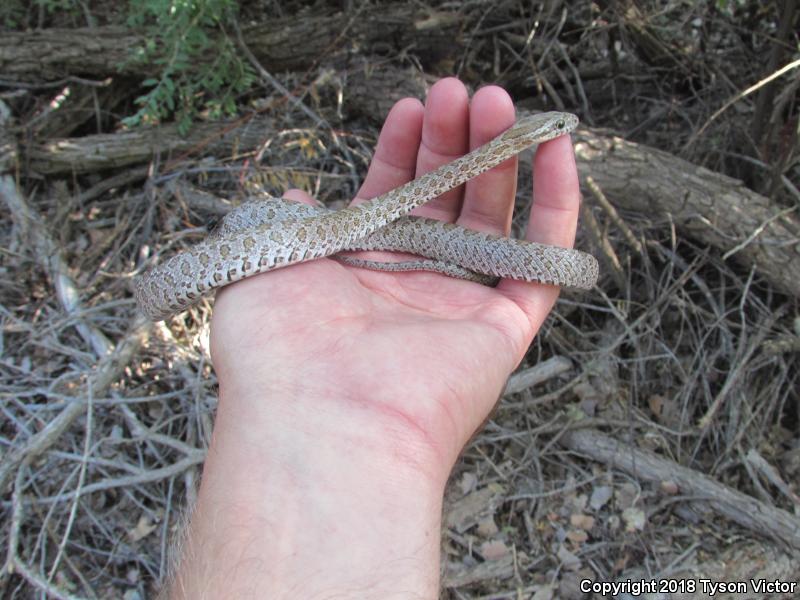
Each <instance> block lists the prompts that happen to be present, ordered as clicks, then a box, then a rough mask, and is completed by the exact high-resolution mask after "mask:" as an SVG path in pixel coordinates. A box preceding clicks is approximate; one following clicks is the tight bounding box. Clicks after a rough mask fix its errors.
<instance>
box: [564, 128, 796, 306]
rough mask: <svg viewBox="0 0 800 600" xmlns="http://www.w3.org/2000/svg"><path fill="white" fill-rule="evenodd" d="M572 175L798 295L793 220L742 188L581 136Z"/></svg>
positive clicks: (622, 143)
mask: <svg viewBox="0 0 800 600" xmlns="http://www.w3.org/2000/svg"><path fill="white" fill-rule="evenodd" d="M574 139H575V152H576V155H577V159H578V171H579V172H580V174H581V177H582V178H583V179H584V180H585V179H586V178H587V177H591V178H592V179H593V180H594V181H595V182H596V183H597V185H599V187H600V188H601V189H602V190H603V192H604V193H605V195H606V196H607V197H608V198H609V199H610V200H611V202H613V204H614V205H615V206H616V207H618V208H620V209H623V210H630V211H635V212H638V213H640V214H645V215H669V217H670V219H671V220H672V221H673V222H674V223H675V225H676V226H677V227H678V228H679V229H681V230H683V231H684V232H685V233H687V234H688V235H689V236H690V237H693V238H695V239H698V240H700V241H702V242H703V243H705V244H707V245H709V246H711V247H713V248H717V249H719V250H721V251H723V252H725V253H726V258H727V256H731V257H732V258H734V260H736V261H737V262H739V263H740V264H743V265H746V266H748V267H750V266H755V268H756V270H757V272H758V273H759V274H760V275H762V276H763V277H764V278H766V279H767V280H769V281H770V283H772V284H774V285H775V286H776V287H778V288H779V289H781V290H783V291H785V292H787V293H789V294H793V295H800V218H798V215H797V214H796V213H795V211H793V210H792V209H786V210H781V209H780V208H779V207H776V206H775V205H774V204H773V203H772V201H771V200H770V199H769V198H767V197H765V196H762V195H760V194H757V193H756V192H754V191H752V190H751V189H749V188H747V187H745V185H744V184H742V182H740V181H738V180H736V179H733V178H731V177H727V176H726V175H722V174H720V173H715V172H714V171H710V170H708V169H706V168H704V167H698V166H696V165H694V164H692V163H690V162H687V161H685V160H682V159H680V158H678V157H676V156H674V155H672V154H669V153H667V152H663V151H661V150H658V149H656V148H651V147H648V146H643V145H640V144H636V143H633V142H628V141H626V140H623V139H621V138H618V137H614V136H608V135H603V134H601V133H598V132H594V131H591V130H589V129H587V128H581V129H579V130H578V132H577V133H576V134H575V136H574Z"/></svg>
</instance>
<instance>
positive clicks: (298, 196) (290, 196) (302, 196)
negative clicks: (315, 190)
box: [283, 188, 319, 206]
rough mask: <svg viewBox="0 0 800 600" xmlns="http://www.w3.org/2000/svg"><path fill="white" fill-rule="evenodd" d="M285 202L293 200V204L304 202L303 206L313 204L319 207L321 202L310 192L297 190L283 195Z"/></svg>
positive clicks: (294, 189) (289, 190)
mask: <svg viewBox="0 0 800 600" xmlns="http://www.w3.org/2000/svg"><path fill="white" fill-rule="evenodd" d="M283 199H284V200H291V201H292V202H302V203H303V204H311V205H312V206H319V201H318V200H317V199H316V198H314V197H313V196H312V195H310V194H309V193H308V192H305V191H303V190H300V189H297V188H291V189H288V190H286V191H285V192H284V193H283Z"/></svg>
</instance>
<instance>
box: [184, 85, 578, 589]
mask: <svg viewBox="0 0 800 600" xmlns="http://www.w3.org/2000/svg"><path fill="white" fill-rule="evenodd" d="M513 122H514V107H513V104H512V102H511V99H510V98H509V96H508V95H507V94H506V93H505V92H504V91H503V90H502V89H500V88H497V87H486V88H483V89H481V90H479V91H478V92H476V93H475V95H474V96H473V98H472V99H471V101H470V99H469V96H468V94H467V91H466V89H465V88H464V86H463V85H462V84H461V83H460V82H459V81H458V80H456V79H443V80H441V81H439V82H437V83H436V84H435V85H434V86H433V87H432V89H431V91H430V93H429V95H428V98H427V101H426V104H425V106H424V107H423V105H422V104H421V103H420V102H419V101H417V100H413V99H405V100H402V101H400V102H398V103H397V104H396V105H395V106H394V108H393V109H392V111H391V112H390V114H389V116H388V117H387V119H386V122H385V124H384V127H383V130H382V132H381V135H380V138H379V140H378V145H377V148H376V150H375V156H374V158H373V160H372V164H371V166H370V168H369V172H368V174H367V177H366V180H365V181H364V184H363V186H362V187H361V190H360V191H359V193H358V196H357V198H356V199H355V200H354V202H359V201H363V200H364V199H367V198H372V197H374V196H376V195H378V194H380V193H383V192H385V191H388V190H390V189H392V188H395V187H397V186H398V185H400V184H402V183H405V182H406V181H408V180H410V179H413V178H414V177H416V176H418V175H420V174H422V173H425V172H427V171H430V170H432V169H434V168H436V167H437V166H439V165H441V164H443V163H446V162H449V161H450V160H452V159H454V158H456V157H457V156H460V155H462V154H464V153H465V152H467V151H468V150H469V149H471V148H474V147H476V146H479V145H481V144H483V143H485V142H486V141H488V140H489V139H491V138H493V137H494V136H496V135H497V134H499V133H500V132H502V131H503V130H505V129H506V128H508V127H509V126H510V125H511V124H512V123H513ZM534 172H535V178H534V203H533V207H532V215H531V218H530V222H529V223H530V224H529V226H528V230H527V235H526V238H527V239H529V240H533V241H537V242H542V243H547V244H553V245H558V246H563V247H571V246H572V244H573V241H574V236H575V228H576V224H577V217H578V209H579V203H580V192H579V188H578V176H577V170H576V167H575V159H574V155H573V152H572V145H571V142H570V140H569V136H563V137H560V138H557V139H555V140H552V141H550V142H547V143H545V144H542V145H541V146H540V147H539V148H538V150H537V153H536V157H535V160H534ZM516 178H517V159H510V160H508V161H506V162H504V163H503V164H501V165H500V166H498V167H496V168H494V169H492V170H491V171H489V172H487V173H485V174H483V175H481V176H480V177H477V178H475V179H474V180H472V181H470V182H469V183H468V184H466V185H465V186H462V187H461V188H459V189H457V190H454V191H451V192H448V193H447V194H444V195H443V196H441V197H440V198H437V199H435V200H433V201H432V202H430V203H428V204H427V205H425V206H423V207H421V208H419V209H417V210H416V211H415V214H420V215H425V216H428V217H434V218H437V219H441V220H444V221H450V222H455V223H458V224H460V225H463V226H465V227H470V228H473V229H479V230H482V231H490V232H494V233H501V234H507V233H508V231H509V227H510V223H511V213H512V209H513V204H514V194H515V191H516ZM286 197H287V198H290V199H293V200H297V201H300V202H312V200H311V198H309V197H308V196H307V195H305V194H304V193H303V192H300V191H298V190H292V191H291V192H288V193H287V194H286ZM386 255H387V253H369V254H364V256H366V257H369V258H372V257H375V256H386ZM557 296H558V288H556V287H553V286H547V285H539V284H531V283H524V282H517V281H510V280H504V281H501V282H500V284H499V285H498V286H497V287H496V288H488V287H483V286H480V285H478V284H475V283H470V282H466V281H462V280H456V279H451V278H448V277H445V276H443V275H439V274H435V273H424V272H412V273H387V272H376V271H369V270H365V269H359V268H353V267H346V266H343V265H342V264H340V263H338V262H336V261H333V260H329V259H323V260H316V261H312V262H308V263H303V264H300V265H296V266H292V267H290V268H287V269H281V270H278V271H274V272H272V273H267V274H264V275H259V276H256V277H251V278H248V279H246V280H244V281H241V282H239V283H236V284H234V285H231V286H228V287H226V288H224V289H223V290H222V291H220V292H219V293H218V294H217V300H216V304H215V306H214V313H213V318H212V323H211V355H212V359H213V363H214V368H215V370H216V373H217V376H218V379H219V405H218V411H217V417H216V422H215V426H214V433H213V437H212V441H211V446H210V448H209V452H208V458H207V460H206V464H205V469H204V472H203V478H202V484H201V487H200V490H199V493H198V500H197V504H196V506H195V508H194V512H193V514H192V517H191V521H190V524H189V527H188V530H187V533H186V541H185V544H184V548H183V554H182V559H181V560H180V563H179V566H178V568H177V571H176V574H175V576H174V578H173V580H172V583H171V585H170V586H169V594H170V597H173V598H223V597H224V598H305V599H315V598H337V599H347V598H359V599H369V598H381V599H391V598H431V599H432V598H437V597H438V593H439V551H440V529H441V511H442V497H443V494H444V488H445V484H446V482H447V478H448V474H449V473H450V470H451V468H452V466H453V464H454V463H455V461H456V459H457V457H458V455H459V453H460V452H461V450H462V448H463V447H464V445H465V444H466V443H467V441H468V440H469V439H470V437H471V436H472V435H473V433H474V432H475V431H476V429H477V428H478V427H479V426H480V425H481V424H482V423H483V422H484V420H485V419H486V417H487V415H488V414H489V413H490V411H491V410H492V408H493V406H494V404H495V402H496V401H497V398H498V396H499V395H500V393H501V391H502V389H503V386H504V385H505V382H506V379H507V377H508V375H509V373H511V371H512V370H513V369H514V368H515V367H516V366H517V365H518V364H519V362H520V361H521V360H522V358H523V355H524V354H525V351H526V350H527V348H528V346H529V345H530V343H531V340H532V339H533V337H534V335H535V334H536V332H537V331H538V329H539V327H540V326H541V324H542V322H543V320H544V319H545V317H546V316H547V314H548V312H549V311H550V310H551V308H552V306H553V304H554V302H555V300H556V297H557Z"/></svg>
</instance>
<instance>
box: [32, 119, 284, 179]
mask: <svg viewBox="0 0 800 600" xmlns="http://www.w3.org/2000/svg"><path fill="white" fill-rule="evenodd" d="M272 131H273V127H272V121H271V120H270V119H268V118H266V117H263V116H255V117H253V118H251V119H242V120H240V121H239V122H218V123H203V124H200V125H197V126H196V127H194V128H193V129H192V130H191V132H190V133H189V134H188V135H187V136H186V137H182V136H181V135H180V134H179V133H178V129H177V126H176V125H172V124H170V125H163V126H160V127H149V128H146V129H137V130H135V131H126V132H122V133H103V134H98V135H87V136H83V137H78V138H65V139H55V140H48V141H47V142H44V143H34V144H31V145H30V146H28V147H27V149H26V150H25V152H24V154H25V158H26V161H27V164H26V167H27V168H29V169H30V170H32V171H34V172H36V173H39V174H42V175H58V174H65V173H72V174H80V173H91V172H95V171H104V170H106V169H116V168H120V167H126V166H130V165H136V164H140V163H143V162H148V161H150V160H152V159H153V158H154V157H156V156H159V157H160V158H161V159H162V160H170V159H173V158H176V157H178V156H180V155H182V154H184V153H192V154H194V153H196V154H197V155H200V156H208V155H214V154H218V153H223V154H225V156H229V155H230V153H231V152H247V151H249V150H253V149H254V148H256V147H258V145H259V144H261V143H263V142H264V140H265V138H267V137H268V136H269V135H270V133H271V132H272Z"/></svg>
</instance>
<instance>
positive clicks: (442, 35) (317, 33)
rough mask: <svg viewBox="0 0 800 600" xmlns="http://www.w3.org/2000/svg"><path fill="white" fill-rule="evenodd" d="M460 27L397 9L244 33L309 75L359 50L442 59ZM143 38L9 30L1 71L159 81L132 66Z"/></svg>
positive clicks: (257, 50)
mask: <svg viewBox="0 0 800 600" xmlns="http://www.w3.org/2000/svg"><path fill="white" fill-rule="evenodd" d="M459 28H460V19H459V16H458V13H449V12H433V11H429V10H423V9H422V8H418V7H415V6H413V5H409V4H407V3H396V4H390V5H388V6H377V7H371V8H367V9H364V10H356V11H353V12H350V13H343V12H335V13H330V12H318V13H317V14H306V15H295V16H292V17H290V18H285V19H274V20H272V21H270V23H269V24H268V25H266V26H265V25H261V24H259V25H252V26H248V27H243V28H242V33H243V36H244V40H245V43H246V44H247V46H248V47H249V48H250V50H251V51H252V52H253V54H254V55H255V56H256V57H257V58H258V60H259V61H260V62H261V63H262V64H263V65H264V66H265V67H266V68H267V69H269V70H270V71H283V70H301V69H307V68H309V67H311V66H312V65H313V64H315V63H316V62H317V61H318V59H319V57H320V56H324V57H330V56H331V55H332V54H334V53H335V52H337V51H341V50H348V49H350V48H356V47H357V48H358V52H359V53H362V52H364V51H365V50H367V52H368V53H369V52H370V51H372V52H381V51H382V50H384V49H387V50H394V49H395V48H408V47H412V46H413V47H414V48H415V53H417V54H419V55H421V56H425V57H428V58H429V59H430V60H436V59H438V58H441V57H443V56H452V55H454V54H456V53H458V52H459V48H460V44H459V42H458V32H459ZM144 39H145V38H144V34H143V33H138V32H135V31H133V30H131V29H129V28H125V27H115V26H108V27H92V28H79V29H45V30H42V31H28V32H16V31H10V32H5V33H4V34H3V36H0V73H2V74H3V76H4V78H6V79H19V80H22V81H31V80H35V81H43V80H44V81H48V80H54V79H62V78H63V77H64V76H65V75H84V76H92V77H97V78H105V77H108V76H110V75H113V74H115V73H116V74H121V75H128V76H135V77H143V76H153V72H152V65H149V64H141V63H136V62H131V61H129V60H128V59H129V57H130V56H132V52H133V50H134V49H136V48H138V47H140V46H142V45H143V43H144ZM388 40H391V41H390V42H389V41H388ZM211 58H213V57H209V59H211Z"/></svg>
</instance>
